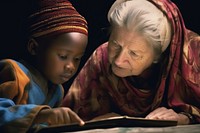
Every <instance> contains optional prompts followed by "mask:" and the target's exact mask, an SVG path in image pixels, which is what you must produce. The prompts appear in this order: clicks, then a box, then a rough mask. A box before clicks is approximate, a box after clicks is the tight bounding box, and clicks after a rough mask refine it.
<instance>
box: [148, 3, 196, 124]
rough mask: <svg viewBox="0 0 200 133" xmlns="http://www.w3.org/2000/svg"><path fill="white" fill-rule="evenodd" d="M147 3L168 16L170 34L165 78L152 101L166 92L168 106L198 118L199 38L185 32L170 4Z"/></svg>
mask: <svg viewBox="0 0 200 133" xmlns="http://www.w3.org/2000/svg"><path fill="white" fill-rule="evenodd" d="M149 1H150V2H152V3H153V4H155V5H156V6H157V7H158V8H159V9H161V10H162V11H163V12H164V13H165V14H166V15H167V17H168V19H169V21H170V22H171V25H172V31H173V35H172V40H171V44H170V55H169V62H168V65H167V68H166V75H163V78H162V81H161V85H160V87H159V89H158V93H157V96H156V97H157V98H155V100H157V99H159V98H158V97H159V95H163V93H164V90H165V88H168V96H167V101H168V105H169V106H171V107H174V108H175V109H177V110H184V111H185V112H189V113H191V114H193V115H197V116H200V113H199V112H200V110H199V108H200V57H199V55H200V38H199V36H198V35H197V34H195V33H194V32H192V31H190V30H188V29H186V27H185V25H184V21H183V18H182V16H181V13H180V11H179V9H178V8H177V6H176V5H175V4H174V3H172V2H171V1H170V0H149ZM186 97H187V98H186ZM183 99H184V100H183ZM194 101H195V102H194ZM160 102H161V101H157V102H156V103H157V104H159V103H160ZM190 103H193V104H195V106H196V107H197V108H196V107H192V106H191V105H189V104H190ZM198 119H199V121H200V118H199V117H198Z"/></svg>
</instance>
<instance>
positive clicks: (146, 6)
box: [108, 0, 171, 56]
mask: <svg viewBox="0 0 200 133" xmlns="http://www.w3.org/2000/svg"><path fill="white" fill-rule="evenodd" d="M108 21H109V22H110V23H111V25H112V26H120V27H126V28H127V29H128V30H130V31H133V32H138V33H141V35H144V37H145V38H147V41H149V42H150V43H151V44H153V47H154V49H155V52H156V53H157V54H158V56H160V54H161V53H162V52H163V51H165V50H166V48H167V47H168V45H169V43H170V40H171V26H170V23H169V22H168V20H167V17H166V16H165V14H163V12H162V11H161V10H159V9H158V8H157V7H156V6H155V5H153V4H152V3H151V2H149V1H147V0H116V1H115V2H114V4H113V5H112V6H111V8H110V10H109V12H108Z"/></svg>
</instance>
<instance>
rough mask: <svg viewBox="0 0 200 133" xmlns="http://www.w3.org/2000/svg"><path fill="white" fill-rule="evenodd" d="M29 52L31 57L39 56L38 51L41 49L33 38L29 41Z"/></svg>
mask: <svg viewBox="0 0 200 133" xmlns="http://www.w3.org/2000/svg"><path fill="white" fill-rule="evenodd" d="M27 48H28V52H29V53H30V54H31V55H36V54H37V51H38V48H39V45H38V43H37V42H36V40H35V39H33V38H31V39H30V40H29V41H28V46H27Z"/></svg>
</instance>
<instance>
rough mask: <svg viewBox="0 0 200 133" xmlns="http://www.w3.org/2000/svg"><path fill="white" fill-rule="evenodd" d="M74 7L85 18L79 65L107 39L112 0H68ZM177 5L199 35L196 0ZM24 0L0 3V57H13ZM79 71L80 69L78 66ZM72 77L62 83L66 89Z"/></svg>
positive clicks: (16, 51)
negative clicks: (85, 35) (85, 43)
mask: <svg viewBox="0 0 200 133" xmlns="http://www.w3.org/2000/svg"><path fill="white" fill-rule="evenodd" d="M70 1H71V2H72V4H73V5H74V7H75V8H76V9H77V10H78V11H79V13H80V14H82V15H83V16H84V17H85V18H86V20H87V21H88V26H89V42H88V47H87V49H86V54H85V56H84V57H83V60H82V62H81V65H80V68H81V67H82V66H83V64H84V63H85V61H86V59H87V58H88V57H89V56H90V55H91V53H92V51H93V50H94V49H95V48H96V47H97V46H99V45H100V44H102V43H103V42H105V41H106V40H107V39H108V35H107V34H106V28H108V27H109V24H108V21H107V12H108V10H109V8H110V6H111V5H112V3H113V2H114V1H115V0H70ZM172 1H173V2H174V3H175V4H177V6H178V7H179V9H180V11H181V13H182V15H183V18H184V21H185V25H186V27H187V28H189V29H191V30H193V31H195V32H196V33H198V34H200V9H199V6H198V0H172ZM26 2H28V0H10V1H2V2H0V17H1V19H0V32H1V34H0V59H3V58H17V57H18V55H19V51H20V49H21V48H20V47H21V45H20V44H21V43H22V40H23V39H22V38H23V32H21V26H20V24H21V23H22V22H23V17H24V14H25V13H26V11H27V8H28V7H27V6H26ZM79 70H80V69H79ZM72 80H73V78H72V79H71V80H70V81H69V82H68V83H66V84H64V86H65V88H66V89H67V88H68V86H69V85H70V84H71V82H72Z"/></svg>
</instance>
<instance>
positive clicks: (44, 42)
mask: <svg viewBox="0 0 200 133" xmlns="http://www.w3.org/2000/svg"><path fill="white" fill-rule="evenodd" d="M30 3H31V2H30ZM30 7H34V8H33V10H32V11H31V14H30V15H29V17H28V18H27V20H28V22H27V32H28V35H29V36H28V43H27V51H28V53H29V54H27V55H25V58H24V59H23V61H16V60H13V59H3V60H1V61H0V112H1V113H0V128H1V131H3V132H7V133H9V132H15V133H17V132H20V133H22V132H27V131H30V130H33V129H36V128H38V127H40V126H41V125H59V124H68V123H74V122H77V123H79V124H80V125H83V124H84V122H83V121H82V120H81V119H80V118H79V117H78V115H77V114H75V113H74V112H73V111H71V110H70V109H69V108H66V107H59V105H60V103H61V100H62V98H63V94H64V93H63V92H64V90H63V87H62V85H61V84H63V83H64V82H66V81H68V80H69V79H70V78H71V77H72V76H73V75H74V74H75V72H76V71H77V68H78V66H79V63H80V59H81V57H82V56H83V54H84V51H85V48H86V45H87V39H88V38H87V35H88V31H87V22H86V20H85V19H84V17H82V16H81V15H80V14H79V13H78V12H77V11H76V9H75V8H74V7H73V5H72V4H71V3H70V2H69V1H67V0H54V1H52V0H35V1H34V2H33V3H31V5H30ZM55 107H58V108H55Z"/></svg>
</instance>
